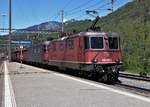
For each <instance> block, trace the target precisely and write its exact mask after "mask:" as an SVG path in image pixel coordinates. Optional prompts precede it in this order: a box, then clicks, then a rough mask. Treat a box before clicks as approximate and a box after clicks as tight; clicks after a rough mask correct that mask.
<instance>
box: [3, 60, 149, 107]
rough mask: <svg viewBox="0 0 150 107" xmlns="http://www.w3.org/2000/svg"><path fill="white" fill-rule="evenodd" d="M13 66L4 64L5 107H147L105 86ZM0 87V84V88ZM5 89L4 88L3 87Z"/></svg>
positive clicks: (136, 97)
mask: <svg viewBox="0 0 150 107" xmlns="http://www.w3.org/2000/svg"><path fill="white" fill-rule="evenodd" d="M22 66H23V68H20V64H19V63H16V62H10V63H9V62H4V68H5V69H4V72H5V73H4V79H5V81H4V83H5V85H4V89H5V94H4V96H3V97H4V98H3V99H5V101H4V102H3V103H2V104H1V105H2V106H1V107H5V106H4V105H13V106H9V107H149V106H150V99H149V98H146V97H143V96H140V95H136V94H132V93H129V92H124V91H122V90H119V89H114V88H112V87H111V86H109V85H106V84H103V83H98V82H94V81H90V80H85V79H81V78H78V77H72V76H69V75H66V74H61V73H58V72H54V71H51V70H45V69H42V68H37V67H33V66H29V65H24V64H23V65H22ZM0 85H1V84H0ZM7 85H8V86H7Z"/></svg>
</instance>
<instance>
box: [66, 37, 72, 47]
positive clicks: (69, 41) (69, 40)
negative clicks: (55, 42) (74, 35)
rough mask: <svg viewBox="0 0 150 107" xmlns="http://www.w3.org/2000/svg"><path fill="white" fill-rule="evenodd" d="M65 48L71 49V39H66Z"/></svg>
mask: <svg viewBox="0 0 150 107" xmlns="http://www.w3.org/2000/svg"><path fill="white" fill-rule="evenodd" d="M67 48H68V49H73V39H68V40H67Z"/></svg>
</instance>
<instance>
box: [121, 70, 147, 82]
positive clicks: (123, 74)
mask: <svg viewBox="0 0 150 107" xmlns="http://www.w3.org/2000/svg"><path fill="white" fill-rule="evenodd" d="M119 76H120V77H124V78H130V79H135V80H141V81H148V82H150V77H149V76H144V77H143V76H140V75H138V74H130V73H123V72H120V73H119Z"/></svg>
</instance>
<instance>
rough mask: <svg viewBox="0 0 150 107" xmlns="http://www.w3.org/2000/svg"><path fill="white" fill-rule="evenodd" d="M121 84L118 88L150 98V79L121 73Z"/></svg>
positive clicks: (118, 84)
mask: <svg viewBox="0 0 150 107" xmlns="http://www.w3.org/2000/svg"><path fill="white" fill-rule="evenodd" d="M119 76H120V81H121V82H120V83H117V84H115V86H116V87H118V88H121V89H126V90H129V91H131V92H133V93H136V94H139V95H142V96H146V97H150V77H141V76H140V75H138V74H130V73H122V72H121V73H120V74H119Z"/></svg>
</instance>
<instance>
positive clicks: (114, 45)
mask: <svg viewBox="0 0 150 107" xmlns="http://www.w3.org/2000/svg"><path fill="white" fill-rule="evenodd" d="M108 41H109V49H118V43H119V41H118V38H117V37H109V39H108Z"/></svg>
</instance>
